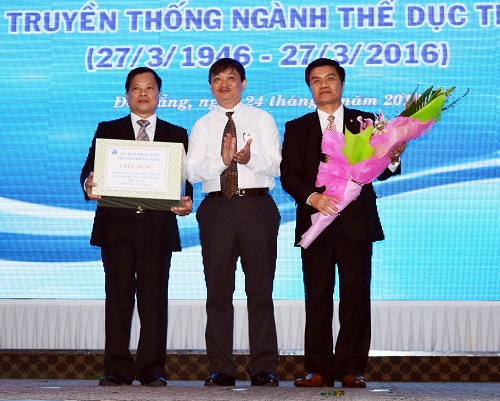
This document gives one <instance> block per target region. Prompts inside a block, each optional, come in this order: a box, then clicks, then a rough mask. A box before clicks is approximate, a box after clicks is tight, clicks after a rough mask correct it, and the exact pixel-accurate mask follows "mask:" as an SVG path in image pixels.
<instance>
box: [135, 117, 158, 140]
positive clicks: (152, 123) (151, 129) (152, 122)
mask: <svg viewBox="0 0 500 401" xmlns="http://www.w3.org/2000/svg"><path fill="white" fill-rule="evenodd" d="M130 118H131V119H132V127H134V134H135V139H137V135H139V130H140V129H141V126H140V125H139V124H137V121H138V120H148V121H149V125H148V126H147V127H146V133H147V134H148V137H149V140H150V141H153V140H154V139H155V131H156V114H153V115H152V116H149V117H148V118H142V117H139V116H138V115H137V114H134V113H130Z"/></svg>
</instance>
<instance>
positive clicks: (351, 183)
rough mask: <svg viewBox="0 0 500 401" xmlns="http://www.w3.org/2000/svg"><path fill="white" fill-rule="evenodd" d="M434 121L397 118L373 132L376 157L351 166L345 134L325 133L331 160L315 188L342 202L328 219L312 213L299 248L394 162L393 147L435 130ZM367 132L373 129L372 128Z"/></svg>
mask: <svg viewBox="0 0 500 401" xmlns="http://www.w3.org/2000/svg"><path fill="white" fill-rule="evenodd" d="M434 122H435V118H433V119H431V120H429V121H427V122H422V121H419V120H416V119H414V118H411V117H396V118H394V119H393V120H391V121H390V122H389V123H387V124H386V125H385V127H384V128H383V129H382V130H381V131H377V130H374V133H373V134H372V137H371V139H370V142H369V143H370V146H371V147H372V148H373V149H374V150H375V153H374V154H373V156H371V157H369V158H368V159H366V160H362V161H360V162H358V163H355V164H351V163H349V161H348V160H347V158H346V156H345V155H344V154H343V153H342V149H343V148H344V146H345V136H344V134H343V133H341V132H338V131H332V130H325V131H324V133H323V141H322V144H321V149H322V151H323V153H324V154H326V155H327V156H328V159H329V161H328V162H326V163H324V162H321V163H320V166H319V169H318V176H317V179H316V186H318V187H321V186H326V188H327V189H326V190H325V192H324V194H326V195H331V196H335V197H336V198H337V199H339V202H338V203H335V206H336V207H337V209H338V211H337V212H336V213H335V214H333V215H327V216H325V215H323V214H322V213H319V212H318V213H315V214H313V215H312V216H311V221H312V225H311V227H310V228H309V229H308V230H307V231H306V232H305V233H304V234H303V235H302V239H301V241H300V242H299V245H300V246H302V247H303V248H307V247H309V245H311V243H312V242H313V241H314V240H315V239H316V238H317V237H318V236H319V235H320V234H321V233H322V232H323V230H324V229H325V228H326V227H327V226H328V225H329V224H331V223H332V221H333V220H335V218H337V216H338V214H339V213H340V212H341V211H342V210H344V209H345V208H346V207H347V205H349V204H350V203H351V202H352V201H354V200H356V198H357V197H358V195H359V194H360V192H361V189H362V185H363V184H368V183H370V182H372V181H374V180H375V179H376V178H377V177H378V176H379V175H380V174H381V173H382V172H383V171H384V170H385V169H386V168H387V167H388V166H389V164H390V163H391V159H390V157H389V156H387V153H388V152H389V151H390V149H391V148H392V147H393V146H394V145H396V144H399V143H402V142H408V141H411V140H413V139H416V138H420V137H421V136H423V135H426V134H427V133H428V132H429V131H430V130H431V129H432V127H433V125H434ZM367 129H373V126H372V125H371V126H369V127H368V128H367Z"/></svg>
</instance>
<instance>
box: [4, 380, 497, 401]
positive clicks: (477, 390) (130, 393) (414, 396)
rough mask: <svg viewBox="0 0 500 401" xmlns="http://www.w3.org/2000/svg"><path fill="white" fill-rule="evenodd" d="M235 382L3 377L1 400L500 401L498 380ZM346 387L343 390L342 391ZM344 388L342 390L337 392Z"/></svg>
mask: <svg viewBox="0 0 500 401" xmlns="http://www.w3.org/2000/svg"><path fill="white" fill-rule="evenodd" d="M236 384H237V385H236V386H235V387H224V388H219V387H217V388H213V387H203V382H202V381H170V382H169V385H168V386H167V387H162V388H152V387H144V386H140V385H138V383H134V385H132V386H121V387H99V386H98V384H97V381H96V380H32V379H31V380H0V401H3V400H17V401H27V400H29V401H35V400H53V401H55V400H61V401H68V400H82V401H83V400H84V401H88V400H93V401H104V400H106V401H110V400H113V401H129V400H130V401H132V400H133V401H137V400H140V401H150V400H154V401H162V400H175V401H193V400H197V401H240V400H241V401H249V400H252V401H269V400H273V401H305V400H307V401H325V400H328V399H331V397H336V396H344V397H345V399H346V400H377V401H394V400H439V401H471V400H478V401H479V400H481V401H483V400H484V401H486V400H488V401H493V400H500V395H499V391H498V389H499V385H498V383H394V382H389V383H385V382H384V383H379V382H370V383H368V388H367V389H342V388H340V387H335V388H331V387H324V388H312V389H302V388H296V387H294V386H293V383H292V382H281V383H280V387H278V388H256V387H251V386H250V383H249V382H245V381H242V382H237V383H236ZM342 391H343V394H342ZM337 392H339V393H337Z"/></svg>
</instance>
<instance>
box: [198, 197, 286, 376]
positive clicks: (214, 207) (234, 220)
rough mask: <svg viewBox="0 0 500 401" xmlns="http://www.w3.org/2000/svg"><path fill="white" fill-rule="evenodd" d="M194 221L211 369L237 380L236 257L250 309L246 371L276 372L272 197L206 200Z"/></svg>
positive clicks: (275, 229)
mask: <svg viewBox="0 0 500 401" xmlns="http://www.w3.org/2000/svg"><path fill="white" fill-rule="evenodd" d="M196 217H197V219H198V223H199V228H200V239H201V246H202V254H203V265H204V271H205V281H206V285H207V303H206V310H207V327H206V332H205V340H206V346H207V354H208V358H209V361H210V371H211V373H215V372H220V373H225V374H228V375H231V376H236V364H235V361H234V357H233V330H234V327H233V326H234V310H233V293H234V290H235V271H236V262H237V260H238V257H240V258H241V265H242V268H243V272H244V274H245V292H246V295H247V308H248V330H249V340H250V359H249V366H248V373H249V374H250V376H253V375H255V374H257V373H260V372H262V371H264V372H270V373H274V372H275V370H276V366H277V364H278V360H279V355H278V345H277V338H276V325H275V320H274V306H273V299H272V293H273V281H274V273H275V270H276V256H277V236H278V229H279V220H280V216H279V212H278V208H277V207H276V204H275V203H274V200H273V199H272V197H271V196H270V195H264V196H253V197H232V198H230V199H227V198H224V197H217V198H216V197H206V198H205V199H204V200H203V201H202V203H201V204H200V207H199V208H198V211H197V213H196Z"/></svg>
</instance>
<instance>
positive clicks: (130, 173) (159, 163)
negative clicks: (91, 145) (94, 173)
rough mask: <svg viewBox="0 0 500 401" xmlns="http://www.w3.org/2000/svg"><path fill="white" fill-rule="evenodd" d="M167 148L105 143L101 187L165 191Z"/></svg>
mask: <svg viewBox="0 0 500 401" xmlns="http://www.w3.org/2000/svg"><path fill="white" fill-rule="evenodd" d="M168 163H169V149H168V148H143V149H138V148H137V147H131V146H116V145H108V146H107V147H106V166H105V171H104V187H105V188H108V189H120V190H130V189H143V190H148V191H167V189H168V188H167V187H168V177H167V171H168Z"/></svg>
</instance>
